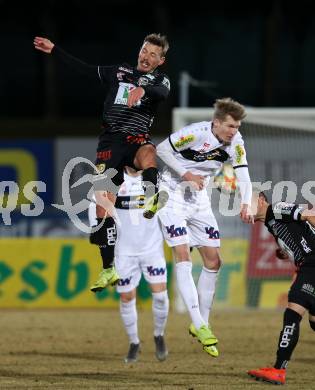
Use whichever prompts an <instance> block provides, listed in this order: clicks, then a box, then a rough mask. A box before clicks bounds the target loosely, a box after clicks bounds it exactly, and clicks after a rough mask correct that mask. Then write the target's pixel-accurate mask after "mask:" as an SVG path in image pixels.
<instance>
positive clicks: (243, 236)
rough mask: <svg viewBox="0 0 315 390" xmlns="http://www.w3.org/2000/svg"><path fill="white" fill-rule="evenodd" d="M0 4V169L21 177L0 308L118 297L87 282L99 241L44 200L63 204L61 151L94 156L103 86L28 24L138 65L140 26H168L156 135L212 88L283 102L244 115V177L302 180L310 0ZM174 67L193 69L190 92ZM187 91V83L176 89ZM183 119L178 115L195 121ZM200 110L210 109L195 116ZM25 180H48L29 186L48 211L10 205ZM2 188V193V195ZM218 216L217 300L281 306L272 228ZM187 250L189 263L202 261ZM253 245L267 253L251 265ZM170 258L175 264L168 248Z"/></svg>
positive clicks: (110, 59)
mask: <svg viewBox="0 0 315 390" xmlns="http://www.w3.org/2000/svg"><path fill="white" fill-rule="evenodd" d="M0 7H1V12H0V20H1V23H0V31H1V36H0V39H1V47H2V53H3V56H2V60H1V63H0V66H1V71H0V85H1V88H0V105H1V111H0V127H1V145H0V147H1V149H0V174H1V181H2V183H4V182H5V181H15V182H17V184H18V187H19V194H18V200H17V207H16V209H15V210H14V212H12V214H11V217H12V224H11V225H10V226H8V225H7V224H6V223H3V224H1V226H0V232H1V247H2V254H1V261H0V271H1V279H0V280H1V296H0V306H2V307H52V306H66V307H71V306H75V307H78V306H103V305H104V304H105V305H108V306H115V305H117V294H115V293H114V292H109V293H104V296H101V297H94V296H90V295H89V294H88V293H87V287H88V285H89V283H90V281H91V280H92V278H93V275H94V274H95V273H96V272H97V269H98V260H97V257H98V256H97V252H95V248H91V247H90V246H89V244H88V242H87V238H86V235H85V234H84V233H82V232H80V231H79V230H78V229H77V228H76V227H75V226H74V225H73V224H72V223H71V221H69V219H67V217H66V216H65V214H64V213H62V212H60V211H57V209H56V208H54V207H52V206H51V204H52V203H62V198H61V177H62V173H63V169H64V167H65V165H66V163H67V162H68V161H69V159H70V158H72V157H75V156H83V157H87V158H89V159H90V160H92V161H93V160H94V151H95V146H96V140H97V135H98V130H99V118H100V113H101V109H102V103H103V97H104V94H105V93H106V91H104V90H103V89H102V88H100V86H99V85H97V84H95V85H94V84H93V83H91V82H90V81H89V80H86V79H84V78H82V77H81V76H79V75H73V74H72V72H71V71H69V69H67V67H66V66H63V64H59V63H57V62H55V61H54V59H53V58H51V57H50V56H45V55H43V54H42V53H38V52H36V51H35V50H34V49H33V46H32V40H33V37H34V36H35V35H43V36H48V37H49V38H50V39H51V40H52V41H54V42H56V43H58V44H59V45H60V46H62V47H63V48H65V49H66V50H67V51H69V52H70V53H72V54H74V55H76V56H78V57H79V58H82V59H84V60H86V61H87V62H90V63H96V64H97V63H103V64H111V63H117V62H120V61H126V62H129V63H135V61H136V58H137V53H138V50H139V47H140V45H141V42H142V40H143V37H144V36H145V35H146V34H147V33H150V32H152V31H158V32H162V33H165V34H167V35H168V37H169V40H170V47H171V48H170V51H169V53H168V56H167V62H166V65H165V66H164V70H165V72H166V73H168V74H169V75H170V78H171V81H172V92H171V95H170V98H169V99H168V101H167V102H166V103H164V104H162V106H161V107H160V109H159V112H158V115H157V118H156V121H155V124H154V127H153V129H152V134H153V137H154V140H155V141H156V142H157V143H158V142H159V140H161V139H162V138H163V137H165V135H166V134H168V132H169V131H170V130H172V129H175V128H176V123H174V120H173V121H172V119H173V118H172V114H173V113H174V108H175V107H177V106H178V105H179V104H181V105H183V104H184V105H186V104H187V106H188V107H190V108H191V107H210V106H212V104H213V102H214V100H215V99H216V98H217V97H222V96H232V97H233V98H234V99H236V100H238V101H240V102H242V103H243V104H245V105H246V106H247V107H260V108H263V107H274V108H281V107H287V108H288V107H292V109H291V110H288V111H286V112H285V113H284V114H283V115H282V116H281V118H280V122H279V121H278V122H275V123H273V122H272V121H271V122H270V120H269V121H267V120H268V119H270V118H269V116H268V114H265V115H264V116H263V118H265V119H266V121H267V124H266V123H264V119H262V120H261V119H260V121H258V122H257V121H255V119H253V120H252V121H249V122H246V123H245V125H244V126H243V129H242V131H243V133H244V136H245V140H246V142H247V150H248V157H249V163H250V168H251V175H252V179H253V180H255V181H266V180H272V181H273V183H276V182H277V181H280V180H293V181H295V182H297V184H298V188H299V189H300V188H301V186H302V185H303V183H304V182H305V181H307V180H311V179H312V150H313V144H314V143H312V142H313V141H314V139H313V133H312V131H310V130H312V123H313V122H312V120H313V119H314V114H313V113H312V114H309V116H307V115H306V118H305V117H301V121H300V122H299V121H296V118H294V113H295V112H296V108H301V107H311V106H312V105H313V104H314V103H313V102H314V97H315V96H314V95H315V77H314V72H313V63H314V60H315V58H314V57H315V54H314V51H313V50H312V48H313V47H314V44H315V24H314V23H311V22H312V21H313V12H312V10H313V8H314V6H313V3H312V2H311V1H306V0H303V1H302V2H301V3H300V4H299V7H296V4H295V3H294V2H291V1H277V0H275V1H267V2H263V3H261V4H255V5H253V4H251V3H249V2H246V1H239V2H238V3H233V4H230V5H229V7H224V6H223V5H219V4H217V3H209V4H208V5H206V4H204V3H202V2H198V3H197V4H195V5H194V7H188V8H185V7H184V8H183V7H179V6H178V5H176V4H175V3H174V4H173V3H172V4H169V3H166V2H158V3H153V4H151V5H150V7H149V6H148V5H147V4H146V3H142V2H138V3H137V5H136V6H135V5H134V4H133V3H131V2H128V1H122V2H120V3H119V5H118V4H117V3H116V2H114V1H108V2H106V5H105V3H104V2H102V1H92V2H90V3H89V6H88V7H86V6H84V5H83V4H82V3H81V2H79V1H70V2H67V3H65V4H61V3H60V2H56V1H47V2H45V3H41V2H34V3H33V5H32V12H31V13H30V16H29V17H25V15H26V12H27V8H28V6H27V5H26V4H19V5H13V4H12V3H11V2H8V1H1V2H0ZM312 7H313V8H312ZM70 21H71V22H70ZM183 71H184V72H186V73H185V74H186V75H187V74H188V75H189V76H188V81H189V83H188V84H187V85H186V90H185V89H184V88H185V86H183V84H182V83H183V73H182V72H183ZM183 93H188V97H187V96H186V100H183V96H182V95H183ZM291 111H292V112H291ZM290 112H291V116H290ZM205 113H206V111H205ZM292 113H293V114H292ZM186 117H187V118H186V123H188V122H191V120H190V118H189V115H188V116H186ZM209 117H210V111H209ZM286 118H287V119H286ZM194 119H195V118H194ZM203 119H207V114H206V115H204V114H202V115H200V116H199V117H198V120H203ZM294 119H295V122H294V124H293V126H292V123H293V121H294ZM183 120H184V121H185V119H183ZM307 121H308V123H307V125H305V122H307ZM183 123H185V122H183ZM306 128H307V129H306ZM306 130H307V131H306ZM297 140H298V141H297ZM85 171H86V166H84V165H79V166H77V167H76V169H75V170H74V172H73V174H72V175H71V179H70V181H71V183H74V182H75V181H76V180H78V178H80V177H81V176H82V174H84V173H85ZM31 180H42V181H43V182H45V183H46V190H45V191H44V192H42V193H40V194H39V195H40V197H41V198H42V199H43V201H44V212H43V213H42V214H41V215H40V216H38V217H25V216H23V215H21V213H20V210H19V205H21V204H23V203H29V201H28V200H27V199H26V198H25V196H24V195H23V193H22V189H23V188H24V185H25V184H26V183H27V182H29V181H31ZM3 185H4V184H3ZM3 185H2V193H3V189H4V187H3ZM87 189H88V188H87V187H86V186H84V185H83V186H80V187H79V189H77V190H75V191H72V200H73V203H76V202H77V201H79V200H80V199H82V197H84V195H85V194H86V191H87ZM214 196H215V195H214ZM7 199H8V198H7V195H5V196H3V206H5V204H6V202H7ZM215 202H216V200H214V204H216V203H215ZM7 206H8V204H7ZM214 209H216V206H214ZM83 217H84V216H83ZM217 217H218V219H219V225H220V227H221V231H222V232H223V235H224V239H223V257H224V260H225V266H224V268H223V270H222V272H221V275H220V280H219V283H218V292H217V297H216V300H217V303H218V304H222V305H223V306H226V307H234V306H254V307H256V306H261V307H277V306H279V305H280V306H281V305H283V303H284V302H285V297H286V294H285V292H286V289H287V287H288V285H289V281H290V275H291V272H292V267H291V266H290V265H287V264H283V263H281V262H280V263H279V261H278V260H277V259H275V258H274V257H273V255H272V251H270V248H271V247H273V246H272V245H273V244H272V241H271V240H269V239H268V238H266V240H267V241H266V242H265V241H263V240H262V239H257V237H258V236H259V235H263V231H262V232H260V230H259V231H258V230H257V228H256V230H257V231H255V233H252V232H250V229H249V228H248V227H244V226H242V225H241V224H239V222H238V221H237V220H236V219H237V218H236V217H229V218H228V219H226V218H225V219H224V218H222V217H221V216H220V215H217ZM3 222H4V214H3ZM251 234H254V236H253V237H254V238H253V239H252V240H250V238H251ZM253 246H255V249H254V250H253ZM50 247H51V248H52V250H50V249H47V248H50ZM45 248H46V249H47V250H46V249H45ZM264 248H265V249H264ZM266 248H269V249H268V250H269V254H267V253H266V251H267V249H266ZM166 251H167V250H166ZM21 254H23V256H21ZM194 256H195V257H196V259H195V271H196V274H197V273H198V269H199V267H200V262H199V259H198V256H196V255H194ZM262 257H263V258H264V259H265V258H267V260H264V261H265V263H264V264H263V265H262V268H259V267H260V266H259V264H260V265H261V264H262V262H261V258H262ZM167 258H168V259H169V268H170V273H171V270H172V261H171V254H170V253H169V251H167ZM257 264H258V265H257ZM257 267H258V268H257ZM83 275H84V276H83ZM262 282H263V283H262ZM171 284H172V283H171ZM170 288H171V290H172V286H170ZM62 289H63V290H64V291H63V293H62V292H60V291H61V290H62ZM143 289H144V292H143V294H144V299H143V301H144V302H145V301H146V300H148V303H149V301H150V299H149V294H148V292H147V291H146V287H145V285H144V286H143ZM175 295H176V294H175ZM52 297H53V298H52ZM174 299H175V300H176V297H175V298H174ZM144 305H146V303H144ZM177 306H178V307H180V303H178V304H177Z"/></svg>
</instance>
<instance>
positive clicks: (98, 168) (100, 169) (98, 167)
mask: <svg viewBox="0 0 315 390" xmlns="http://www.w3.org/2000/svg"><path fill="white" fill-rule="evenodd" d="M95 167H96V171H95V174H96V175H99V174H101V173H104V172H105V168H106V164H103V163H102V164H96V165H95Z"/></svg>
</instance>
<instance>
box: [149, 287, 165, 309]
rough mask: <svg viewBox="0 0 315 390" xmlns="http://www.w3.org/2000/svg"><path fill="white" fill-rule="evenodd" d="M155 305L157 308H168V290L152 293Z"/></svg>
mask: <svg viewBox="0 0 315 390" xmlns="http://www.w3.org/2000/svg"><path fill="white" fill-rule="evenodd" d="M152 299H153V305H154V306H156V307H160V308H163V307H165V306H168V303H169V299H168V293H167V290H164V291H160V292H152Z"/></svg>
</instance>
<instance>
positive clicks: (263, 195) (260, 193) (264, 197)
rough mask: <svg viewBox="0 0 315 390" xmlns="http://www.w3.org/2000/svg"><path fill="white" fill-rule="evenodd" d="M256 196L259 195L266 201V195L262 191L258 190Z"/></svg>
mask: <svg viewBox="0 0 315 390" xmlns="http://www.w3.org/2000/svg"><path fill="white" fill-rule="evenodd" d="M258 196H259V197H260V198H263V199H264V201H265V202H267V203H268V198H267V195H266V194H265V193H264V191H260V192H259V194H258Z"/></svg>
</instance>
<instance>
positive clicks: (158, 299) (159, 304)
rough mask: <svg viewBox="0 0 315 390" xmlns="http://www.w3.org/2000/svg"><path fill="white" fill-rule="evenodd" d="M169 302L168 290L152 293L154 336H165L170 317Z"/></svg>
mask: <svg viewBox="0 0 315 390" xmlns="http://www.w3.org/2000/svg"><path fill="white" fill-rule="evenodd" d="M168 308H169V300H168V295H167V290H165V291H161V292H156V293H152V311H153V319H154V336H160V335H161V336H163V335H164V329H165V326H166V321H167V316H168Z"/></svg>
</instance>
